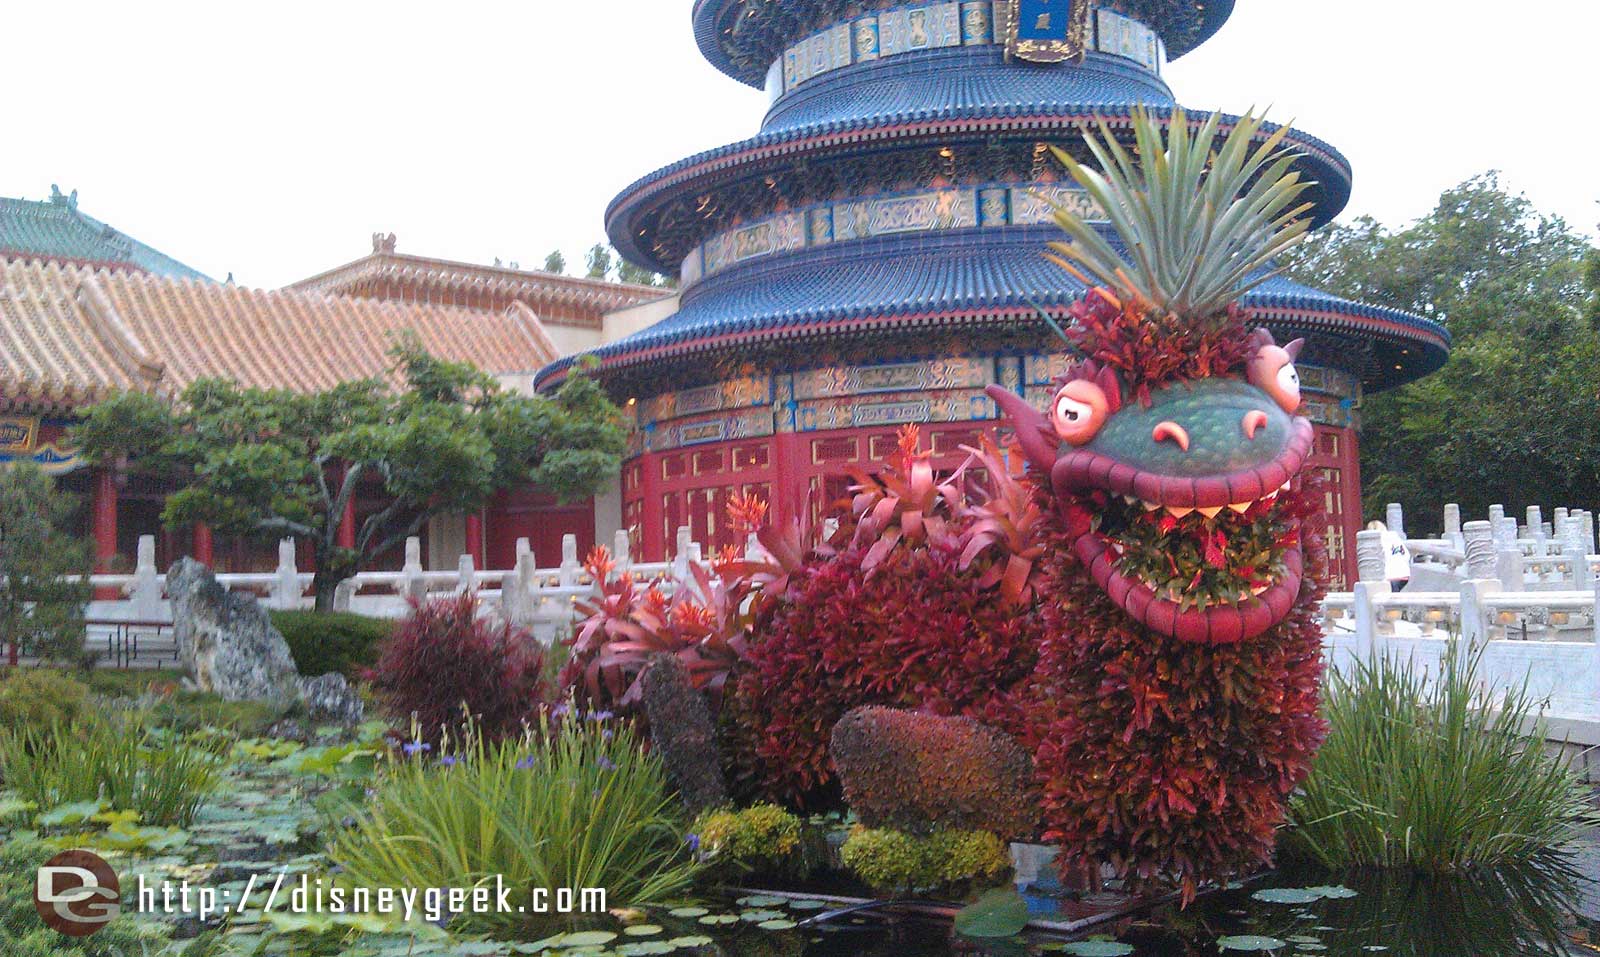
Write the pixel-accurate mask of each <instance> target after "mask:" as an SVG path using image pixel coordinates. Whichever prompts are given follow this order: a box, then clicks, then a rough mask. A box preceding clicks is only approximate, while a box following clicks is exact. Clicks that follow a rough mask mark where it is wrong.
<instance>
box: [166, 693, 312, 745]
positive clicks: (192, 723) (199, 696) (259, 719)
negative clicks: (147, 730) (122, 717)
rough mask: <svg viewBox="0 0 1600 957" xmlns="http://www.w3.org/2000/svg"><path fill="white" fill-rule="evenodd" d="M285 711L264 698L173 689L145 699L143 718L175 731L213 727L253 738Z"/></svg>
mask: <svg viewBox="0 0 1600 957" xmlns="http://www.w3.org/2000/svg"><path fill="white" fill-rule="evenodd" d="M141 707H145V705H141ZM286 713H287V711H286V709H284V708H283V707H281V706H279V705H275V704H272V703H270V702H266V701H224V700H222V698H221V697H220V696H218V695H215V694H210V693H205V692H198V691H173V692H170V693H168V694H165V695H161V696H160V697H158V698H156V699H155V700H154V701H152V702H149V703H148V709H147V710H146V712H145V720H146V723H147V724H148V725H149V726H151V727H157V728H166V729H168V730H171V731H174V732H177V733H178V734H191V733H193V732H196V731H201V730H204V729H207V728H215V729H219V730H223V731H228V732H231V733H233V734H236V735H238V736H239V737H242V738H256V737H261V736H262V735H264V734H265V733H266V730H267V728H268V727H270V726H271V725H272V724H273V723H275V722H276V721H278V720H279V719H280V718H282V717H284V716H285V714H286Z"/></svg>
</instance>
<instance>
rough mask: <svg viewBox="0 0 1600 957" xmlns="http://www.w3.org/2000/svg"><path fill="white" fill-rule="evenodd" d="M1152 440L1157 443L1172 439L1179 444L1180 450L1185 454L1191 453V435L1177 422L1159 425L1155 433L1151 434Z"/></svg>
mask: <svg viewBox="0 0 1600 957" xmlns="http://www.w3.org/2000/svg"><path fill="white" fill-rule="evenodd" d="M1150 438H1151V439H1153V440H1155V441H1157V442H1160V441H1162V440H1163V439H1170V440H1171V441H1173V442H1176V443H1177V444H1178V448H1180V449H1183V450H1184V451H1185V452H1187V451H1189V433H1188V432H1186V431H1184V428H1183V426H1181V425H1179V424H1178V423H1176V422H1162V423H1161V424H1159V425H1157V426H1156V427H1155V431H1153V432H1151V433H1150Z"/></svg>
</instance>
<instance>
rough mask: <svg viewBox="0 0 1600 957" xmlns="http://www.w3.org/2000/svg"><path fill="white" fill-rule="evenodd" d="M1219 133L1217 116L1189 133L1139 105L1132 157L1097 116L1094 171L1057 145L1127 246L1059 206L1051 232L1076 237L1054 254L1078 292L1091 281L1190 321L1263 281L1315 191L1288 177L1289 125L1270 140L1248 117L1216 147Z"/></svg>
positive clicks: (1181, 117) (1180, 122) (1184, 121)
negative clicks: (1306, 196)
mask: <svg viewBox="0 0 1600 957" xmlns="http://www.w3.org/2000/svg"><path fill="white" fill-rule="evenodd" d="M1221 125H1222V115H1221V114H1220V113H1217V114H1212V116H1211V117H1210V118H1209V119H1207V120H1205V121H1204V122H1202V123H1200V125H1199V128H1198V129H1196V130H1191V129H1190V128H1189V118H1188V116H1187V115H1186V114H1185V113H1184V111H1183V110H1182V109H1175V110H1173V112H1172V116H1171V118H1170V120H1168V121H1167V122H1165V123H1163V122H1162V121H1161V120H1159V119H1157V118H1156V117H1155V116H1153V115H1151V113H1150V112H1149V111H1148V110H1146V109H1144V108H1142V107H1135V108H1134V110H1133V115H1132V127H1133V134H1134V140H1135V144H1136V153H1137V159H1135V157H1134V156H1132V155H1130V154H1129V152H1128V150H1127V149H1125V148H1124V147H1123V146H1122V144H1121V143H1119V142H1118V139H1117V135H1116V133H1115V132H1113V131H1112V129H1111V125H1110V124H1109V123H1107V122H1106V121H1104V120H1102V121H1101V122H1100V134H1101V135H1100V136H1099V137H1096V136H1094V135H1093V134H1086V135H1085V136H1084V142H1085V143H1086V144H1087V145H1088V147H1089V151H1090V152H1091V153H1093V154H1094V158H1095V160H1096V161H1097V162H1098V164H1099V167H1100V168H1099V169H1098V170H1095V169H1091V168H1089V167H1087V166H1084V165H1082V164H1080V163H1078V162H1077V161H1076V160H1074V159H1073V158H1072V156H1071V155H1070V154H1068V153H1067V152H1065V151H1064V150H1061V149H1055V150H1054V152H1055V155H1056V159H1058V160H1059V161H1060V162H1061V164H1062V165H1063V166H1065V167H1066V168H1067V172H1068V173H1069V174H1071V176H1072V178H1073V179H1075V180H1077V181H1078V183H1079V184H1080V185H1082V186H1083V188H1084V189H1085V190H1086V191H1088V193H1089V195H1090V196H1091V197H1092V198H1093V199H1094V200H1095V202H1096V203H1097V204H1098V205H1099V208H1100V209H1101V210H1102V211H1103V212H1104V214H1105V216H1106V217H1107V218H1108V219H1109V220H1110V222H1111V227H1112V230H1113V231H1114V232H1115V233H1116V235H1117V237H1118V239H1120V240H1121V246H1122V248H1121V249H1120V250H1119V249H1117V248H1116V247H1114V246H1112V245H1111V243H1109V242H1107V241H1106V239H1105V238H1104V237H1102V236H1101V235H1100V232H1099V231H1098V230H1097V229H1096V228H1095V227H1093V226H1091V225H1089V224H1088V223H1086V222H1084V221H1083V220H1082V219H1080V218H1079V217H1077V216H1075V215H1072V214H1071V213H1068V212H1066V211H1065V210H1062V209H1060V208H1059V207H1058V209H1057V214H1056V217H1055V219H1056V224H1057V225H1058V226H1060V227H1061V229H1062V230H1064V231H1065V232H1066V233H1067V234H1068V235H1069V236H1071V237H1072V240H1073V241H1072V242H1070V243H1052V244H1051V247H1050V248H1051V249H1052V250H1054V252H1055V255H1054V256H1053V257H1052V258H1054V259H1055V261H1056V262H1057V263H1059V264H1060V265H1062V266H1063V267H1065V268H1066V269H1067V270H1068V271H1069V272H1071V273H1073V274H1074V275H1075V276H1077V277H1078V278H1080V279H1081V280H1083V282H1084V284H1085V285H1088V286H1093V285H1095V284H1096V283H1095V281H1094V280H1098V281H1099V283H1100V284H1103V285H1105V286H1108V287H1111V288H1113V289H1116V290H1119V291H1121V292H1123V293H1125V294H1126V295H1128V296H1131V297H1133V298H1136V299H1138V300H1140V301H1142V302H1143V303H1145V304H1147V305H1148V306H1149V307H1150V308H1151V309H1153V310H1155V311H1156V312H1157V313H1165V314H1172V315H1176V316H1180V317H1185V318H1188V319H1191V320H1198V319H1206V318H1209V317H1211V316H1214V315H1217V314H1219V313H1222V312H1224V311H1225V310H1226V308H1227V306H1228V304H1229V303H1232V302H1234V301H1236V300H1237V299H1238V298H1239V297H1240V296H1241V295H1243V294H1244V293H1245V292H1247V291H1249V290H1250V289H1253V288H1255V287H1256V286H1258V285H1260V284H1261V283H1263V282H1265V281H1266V280H1267V279H1268V278H1269V277H1270V276H1271V275H1272V271H1270V270H1267V267H1268V266H1270V264H1271V263H1272V260H1273V257H1275V256H1277V255H1279V254H1280V253H1282V252H1284V251H1285V250H1287V249H1289V248H1291V247H1293V246H1294V245H1295V244H1296V243H1298V242H1299V241H1300V240H1301V239H1302V238H1303V237H1304V235H1305V233H1306V231H1307V230H1309V229H1310V228H1311V222H1310V220H1309V219H1305V218H1303V217H1304V214H1305V213H1306V212H1308V211H1309V210H1310V209H1311V208H1312V204H1310V203H1300V204H1299V205H1295V200H1297V199H1298V198H1299V197H1300V196H1301V194H1302V193H1304V192H1305V191H1306V190H1307V189H1309V188H1310V187H1311V185H1312V184H1311V182H1310V181H1309V180H1306V179H1304V178H1303V177H1302V176H1301V175H1300V174H1299V173H1298V172H1295V171H1293V169H1292V167H1293V166H1294V163H1295V161H1296V159H1297V158H1298V156H1297V154H1295V153H1293V152H1290V151H1288V150H1284V149H1282V148H1281V147H1282V145H1283V141H1284V138H1285V137H1287V136H1288V134H1289V128H1288V127H1287V126H1284V127H1279V128H1278V129H1277V131H1275V132H1273V133H1270V134H1268V133H1266V132H1265V129H1264V126H1265V124H1264V121H1263V120H1262V119H1261V118H1259V117H1257V116H1255V115H1254V114H1246V115H1245V116H1243V117H1240V118H1239V119H1238V120H1237V121H1235V123H1234V126H1233V129H1232V130H1231V131H1229V132H1228V133H1227V135H1226V136H1222V138H1221V142H1220V143H1218V142H1217V140H1218V137H1219V135H1220V134H1221ZM1163 126H1165V127H1166V132H1165V133H1163V129H1162V127H1163ZM1079 267H1082V268H1081V269H1080V268H1079ZM1264 270H1266V271H1264ZM1085 272H1087V273H1088V275H1085ZM1090 277H1093V279H1091V278H1090Z"/></svg>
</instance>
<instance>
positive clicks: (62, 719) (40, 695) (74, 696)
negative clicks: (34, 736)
mask: <svg viewBox="0 0 1600 957" xmlns="http://www.w3.org/2000/svg"><path fill="white" fill-rule="evenodd" d="M0 678H3V680H0V728H46V729H47V728H49V727H50V726H51V725H53V724H68V723H70V722H72V721H74V720H76V719H77V717H78V715H79V714H80V713H82V712H83V709H84V708H85V707H87V706H88V704H89V689H88V687H87V686H85V685H84V684H83V682H81V681H78V680H77V679H76V678H73V677H72V676H71V675H67V674H64V673H62V672H59V671H51V670H49V669H47V668H23V669H16V670H13V671H11V672H10V673H0Z"/></svg>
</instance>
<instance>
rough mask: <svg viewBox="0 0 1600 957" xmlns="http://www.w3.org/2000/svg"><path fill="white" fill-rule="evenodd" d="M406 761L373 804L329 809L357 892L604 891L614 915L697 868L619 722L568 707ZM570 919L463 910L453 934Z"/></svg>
mask: <svg viewBox="0 0 1600 957" xmlns="http://www.w3.org/2000/svg"><path fill="white" fill-rule="evenodd" d="M431 756H432V754H431V753H425V752H421V751H419V752H418V754H417V755H416V757H415V758H414V759H413V760H406V761H397V762H394V763H393V764H392V765H390V767H389V769H388V771H387V773H386V774H385V775H384V776H383V777H382V778H381V779H380V780H379V781H378V782H377V783H376V785H375V792H374V793H373V795H372V797H371V798H370V799H369V800H368V801H367V802H366V803H365V804H353V803H345V804H341V805H336V806H334V807H332V808H330V810H329V814H328V821H327V825H326V827H327V833H329V834H330V835H331V837H330V839H329V843H328V849H327V852H328V856H329V858H330V859H331V860H332V861H333V862H334V863H336V864H338V865H339V866H340V867H341V868H342V869H343V874H342V878H341V879H342V880H343V881H344V882H345V883H347V884H348V885H350V886H352V887H369V888H385V887H387V888H396V889H398V888H408V887H409V888H416V887H471V886H474V885H476V884H478V883H480V882H490V883H492V882H493V881H494V880H495V878H496V877H501V878H503V879H504V881H505V883H506V885H507V886H508V887H510V888H512V889H513V901H514V903H515V904H516V905H518V906H522V905H527V904H528V903H529V899H528V893H529V891H530V890H531V889H533V888H563V887H571V888H584V887H603V888H605V889H606V890H607V894H608V903H609V904H610V906H613V907H615V906H621V905H628V906H637V905H641V904H652V903H659V902H661V901H665V900H669V899H671V898H673V897H674V896H676V895H679V894H681V893H682V892H683V891H685V890H686V889H687V888H688V887H689V886H690V883H691V882H692V880H693V878H694V875H695V871H696V868H697V865H696V863H695V861H694V858H693V855H692V853H691V851H690V848H689V846H688V845H687V844H686V843H685V842H684V833H685V831H684V824H685V822H684V821H683V820H682V819H681V818H680V817H679V814H678V811H677V802H676V801H675V800H674V799H673V797H672V792H671V788H670V786H669V785H668V783H667V775H666V770H665V769H664V768H663V767H662V765H661V762H660V760H659V759H658V758H656V757H655V756H653V755H650V754H647V753H646V752H645V751H644V750H643V749H642V748H641V747H640V743H639V741H638V739H637V738H636V736H635V735H634V733H633V731H632V730H631V729H630V728H629V727H628V726H626V725H624V724H619V723H617V722H615V721H613V720H609V719H604V718H603V716H597V715H593V714H587V715H585V714H578V713H576V712H573V711H571V710H570V709H566V710H565V712H564V714H561V715H557V714H553V713H552V712H548V711H547V712H545V713H543V714H542V715H541V717H540V718H539V719H538V722H537V726H536V727H535V728H534V729H533V731H532V732H531V733H529V734H528V735H526V736H524V737H521V738H516V739H509V740H504V741H499V742H492V741H487V740H485V739H484V738H483V737H481V736H477V735H473V736H471V737H470V738H469V739H468V740H467V741H466V742H465V743H464V744H463V745H462V746H461V747H459V748H457V749H454V750H453V751H451V752H450V753H447V754H445V755H442V756H441V757H443V758H453V759H454V761H453V762H452V763H450V764H449V765H448V766H447V765H446V764H445V763H444V762H443V761H442V760H441V761H434V760H430V759H429V758H430V757H431ZM570 916H572V915H538V914H534V913H533V908H532V907H531V906H530V907H529V913H528V914H527V915H519V914H462V915H458V916H457V918H456V922H455V923H452V924H451V930H452V932H455V931H465V932H472V931H506V930H510V929H512V928H514V927H517V926H520V925H523V924H525V923H527V922H535V923H541V922H542V923H549V922H551V921H554V920H557V919H558V918H559V919H565V918H566V917H570Z"/></svg>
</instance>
